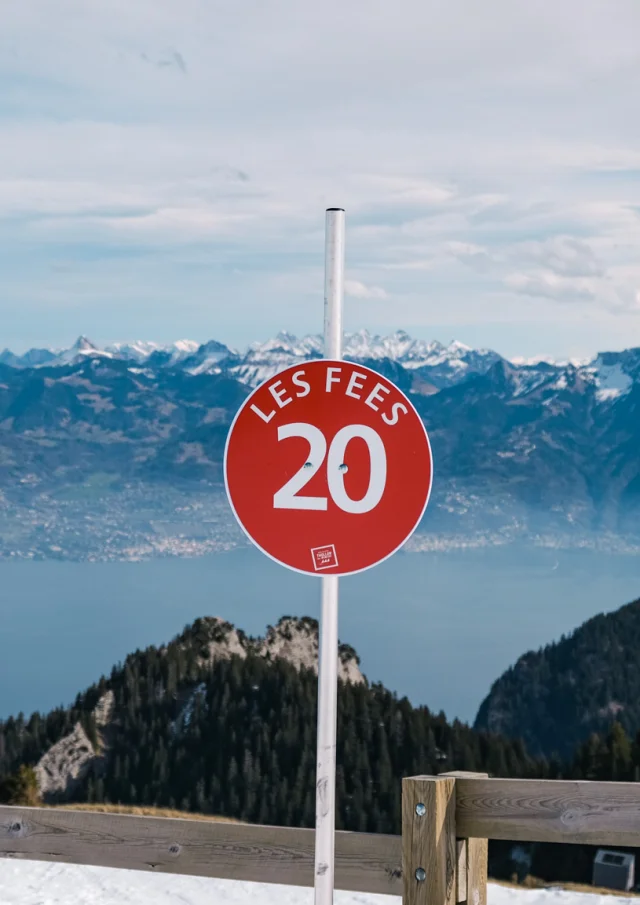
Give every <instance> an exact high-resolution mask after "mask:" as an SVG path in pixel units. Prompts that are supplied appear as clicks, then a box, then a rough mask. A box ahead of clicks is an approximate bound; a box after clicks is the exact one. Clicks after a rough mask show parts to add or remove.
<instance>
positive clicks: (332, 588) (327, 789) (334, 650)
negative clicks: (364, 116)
mask: <svg viewBox="0 0 640 905" xmlns="http://www.w3.org/2000/svg"><path fill="white" fill-rule="evenodd" d="M344 219H345V218H344V211H343V210H341V209H337V208H331V209H330V210H328V211H327V212H326V226H325V229H326V238H325V274H324V355H325V358H328V359H331V360H333V361H338V360H339V359H341V358H342V306H343V298H344V225H345V224H344ZM338 581H339V579H338V576H337V575H324V576H323V577H322V608H321V615H320V632H319V643H320V657H319V664H318V740H317V745H318V748H317V759H316V763H317V769H316V840H315V841H316V853H315V905H332V902H333V876H334V844H335V826H336V731H337V721H338Z"/></svg>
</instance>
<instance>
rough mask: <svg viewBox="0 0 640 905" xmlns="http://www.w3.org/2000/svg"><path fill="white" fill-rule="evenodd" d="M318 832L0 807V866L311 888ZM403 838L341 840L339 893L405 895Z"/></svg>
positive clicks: (348, 835)
mask: <svg viewBox="0 0 640 905" xmlns="http://www.w3.org/2000/svg"><path fill="white" fill-rule="evenodd" d="M314 835H315V833H314V831H313V830H306V829H304V830H301V829H290V828H288V827H267V826H254V825H250V824H243V823H216V822H215V821H209V820H188V819H175V818H168V817H133V816H129V815H123V814H103V813H99V812H95V811H92V812H87V811H70V810H62V809H57V808H18V807H6V806H5V807H0V858H1V857H5V858H25V859H31V860H34V861H55V862H64V863H69V864H91V865H95V866H98V867H123V868H128V869H130V870H146V871H159V872H166V873H172V874H191V875H193V876H198V877H218V878H220V879H227V880H253V881H256V882H261V883H284V884H291V885H293V886H313V877H314ZM401 861H402V855H401V840H400V837H399V836H382V835H369V834H365V833H337V834H336V872H335V884H336V888H337V889H347V890H352V891H356V892H371V893H388V894H392V895H400V894H401V893H402V878H401V873H400V869H401Z"/></svg>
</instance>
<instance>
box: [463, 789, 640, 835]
mask: <svg viewBox="0 0 640 905" xmlns="http://www.w3.org/2000/svg"><path fill="white" fill-rule="evenodd" d="M456 826H457V833H458V835H459V836H466V837H474V838H486V839H511V840H514V841H518V842H567V843H586V844H589V845H627V846H634V847H635V846H638V845H640V783H622V782H621V783H616V782H569V781H565V780H535V779H517V780H515V779H475V778H474V779H467V778H459V779H456Z"/></svg>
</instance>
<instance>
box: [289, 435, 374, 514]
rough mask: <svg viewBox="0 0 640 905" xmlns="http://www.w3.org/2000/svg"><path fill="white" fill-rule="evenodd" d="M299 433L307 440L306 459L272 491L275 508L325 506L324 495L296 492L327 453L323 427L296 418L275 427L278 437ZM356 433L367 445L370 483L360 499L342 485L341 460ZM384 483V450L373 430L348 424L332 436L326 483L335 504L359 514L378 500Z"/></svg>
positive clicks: (366, 510) (306, 481) (369, 510)
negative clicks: (282, 484) (321, 428)
mask: <svg viewBox="0 0 640 905" xmlns="http://www.w3.org/2000/svg"><path fill="white" fill-rule="evenodd" d="M289 437H302V438H303V439H305V440H306V441H307V443H308V444H309V456H308V461H307V462H306V464H305V465H303V466H302V467H301V468H300V470H299V471H297V472H296V473H295V474H294V476H293V477H292V478H290V479H289V480H288V481H287V483H286V484H285V485H284V486H283V487H281V488H280V490H278V491H277V493H275V494H274V495H273V508H274V509H318V510H321V509H326V508H327V497H324V496H297V494H298V492H299V491H300V490H302V488H303V487H304V486H305V485H306V484H307V483H308V482H309V481H310V480H311V478H312V477H313V476H314V474H316V473H317V471H318V470H319V469H320V467H321V465H322V463H323V462H324V459H325V456H326V455H327V441H326V439H325V436H324V434H323V433H322V431H321V430H320V429H319V428H317V427H315V426H314V425H313V424H306V423H305V422H298V423H293V424H283V425H282V426H281V427H279V428H278V440H287V439H288V438H289ZM355 437H359V438H360V439H361V440H364V441H365V443H366V444H367V447H368V449H369V461H370V471H369V486H368V488H367V492H366V493H365V495H364V496H363V497H362V499H361V500H352V499H351V497H350V496H349V495H348V494H347V491H346V488H345V486H344V471H343V469H341V468H340V466H341V465H342V463H343V462H344V454H345V451H346V449H347V445H348V444H349V442H350V441H351V440H353V439H354V438H355ZM386 483H387V454H386V452H385V448H384V443H383V442H382V439H381V437H380V435H379V434H378V433H376V431H374V429H373V428H372V427H368V426H367V425H366V424H349V425H347V426H346V427H343V428H342V429H341V430H339V431H338V433H337V434H336V435H335V437H334V438H333V441H332V443H331V446H330V447H329V455H328V457H327V484H328V485H329V493H330V494H331V498H332V499H333V502H334V503H335V504H336V506H339V507H340V509H342V510H343V511H344V512H350V513H353V514H357V515H361V514H362V513H365V512H371V510H372V509H374V508H375V507H376V506H377V505H378V503H379V502H380V500H381V499H382V494H383V493H384V489H385V486H386Z"/></svg>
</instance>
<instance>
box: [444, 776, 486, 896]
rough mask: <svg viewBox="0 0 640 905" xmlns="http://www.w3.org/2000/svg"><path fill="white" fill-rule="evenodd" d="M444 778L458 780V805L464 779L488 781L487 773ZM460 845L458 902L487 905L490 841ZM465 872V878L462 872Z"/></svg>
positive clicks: (465, 840) (458, 832) (477, 841)
mask: <svg viewBox="0 0 640 905" xmlns="http://www.w3.org/2000/svg"><path fill="white" fill-rule="evenodd" d="M442 775H444V776H452V777H453V778H454V779H455V780H456V803H457V800H458V791H459V789H460V788H461V786H460V785H459V784H458V783H459V782H460V780H463V779H486V778H487V774H486V773H465V772H461V771H455V772H452V773H444V774H442ZM457 820H458V817H457V804H456V835H457V836H460V835H461V833H460V828H459V826H458V823H457ZM458 845H461V846H462V850H463V852H464V854H463V855H462V856H461V858H460V859H459V861H458V902H467V903H468V905H487V869H488V862H489V841H488V840H487V839H476V838H473V837H471V838H468V839H459V841H458ZM463 871H464V877H463V876H462V872H463ZM463 893H464V895H463Z"/></svg>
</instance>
